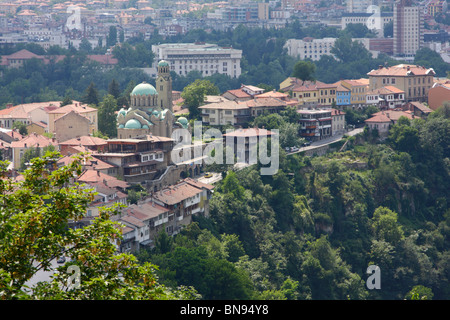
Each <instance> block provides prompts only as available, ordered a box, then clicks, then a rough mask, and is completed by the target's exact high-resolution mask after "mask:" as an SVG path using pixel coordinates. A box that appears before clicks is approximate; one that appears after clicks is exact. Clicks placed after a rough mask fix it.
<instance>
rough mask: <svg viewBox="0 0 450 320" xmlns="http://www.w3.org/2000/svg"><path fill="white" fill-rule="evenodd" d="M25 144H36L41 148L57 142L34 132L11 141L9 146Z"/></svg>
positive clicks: (27, 145)
mask: <svg viewBox="0 0 450 320" xmlns="http://www.w3.org/2000/svg"><path fill="white" fill-rule="evenodd" d="M25 145H26V147H27V148H30V147H36V146H38V145H39V147H40V148H43V147H47V146H49V145H53V146H57V145H58V144H57V142H56V141H53V140H52V139H50V138H47V137H44V136H41V135H40V134H36V133H31V134H29V135H28V136H26V137H24V138H23V139H21V140H18V141H12V142H11V148H25Z"/></svg>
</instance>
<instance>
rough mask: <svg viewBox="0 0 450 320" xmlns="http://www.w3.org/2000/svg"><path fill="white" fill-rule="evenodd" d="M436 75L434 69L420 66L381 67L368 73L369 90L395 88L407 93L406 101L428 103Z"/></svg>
mask: <svg viewBox="0 0 450 320" xmlns="http://www.w3.org/2000/svg"><path fill="white" fill-rule="evenodd" d="M435 75H436V73H435V72H434V70H433V69H432V68H425V67H422V66H418V65H411V64H398V65H395V66H392V67H383V66H380V67H379V68H378V69H376V70H372V71H370V72H369V73H368V76H369V90H370V91H372V90H375V89H379V88H382V87H385V86H393V87H396V88H398V89H400V90H402V91H404V92H405V101H406V102H408V101H422V102H424V101H427V97H428V91H429V90H430V89H431V88H432V87H433V84H434V76H435Z"/></svg>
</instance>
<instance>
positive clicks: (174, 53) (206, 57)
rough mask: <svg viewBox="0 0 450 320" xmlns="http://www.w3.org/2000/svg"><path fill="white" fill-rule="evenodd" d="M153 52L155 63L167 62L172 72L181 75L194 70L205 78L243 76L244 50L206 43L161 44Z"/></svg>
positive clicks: (154, 47) (155, 46) (153, 47)
mask: <svg viewBox="0 0 450 320" xmlns="http://www.w3.org/2000/svg"><path fill="white" fill-rule="evenodd" d="M152 50H153V52H154V54H155V61H159V60H166V61H167V62H169V63H170V65H171V69H170V70H171V71H174V72H176V73H177V74H179V75H186V74H188V73H189V72H190V71H194V70H196V71H199V72H201V73H202V75H203V76H210V75H213V74H215V73H219V74H226V75H228V76H230V77H232V78H237V77H239V76H240V75H241V58H242V50H237V49H232V48H222V47H219V46H218V45H216V44H205V43H168V44H160V45H154V46H152Z"/></svg>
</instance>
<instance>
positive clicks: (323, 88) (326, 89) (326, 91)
mask: <svg viewBox="0 0 450 320" xmlns="http://www.w3.org/2000/svg"><path fill="white" fill-rule="evenodd" d="M317 89H318V93H319V105H321V106H331V105H332V104H333V102H334V103H335V102H336V89H337V84H327V83H321V82H320V83H319V82H318V83H317Z"/></svg>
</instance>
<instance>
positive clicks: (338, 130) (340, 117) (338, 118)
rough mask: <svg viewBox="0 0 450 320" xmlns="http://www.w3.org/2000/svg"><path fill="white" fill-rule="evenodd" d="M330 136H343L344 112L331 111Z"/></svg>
mask: <svg viewBox="0 0 450 320" xmlns="http://www.w3.org/2000/svg"><path fill="white" fill-rule="evenodd" d="M331 124H332V127H331V135H333V136H334V135H337V134H343V133H344V132H345V112H343V111H341V110H337V109H334V108H332V109H331Z"/></svg>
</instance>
